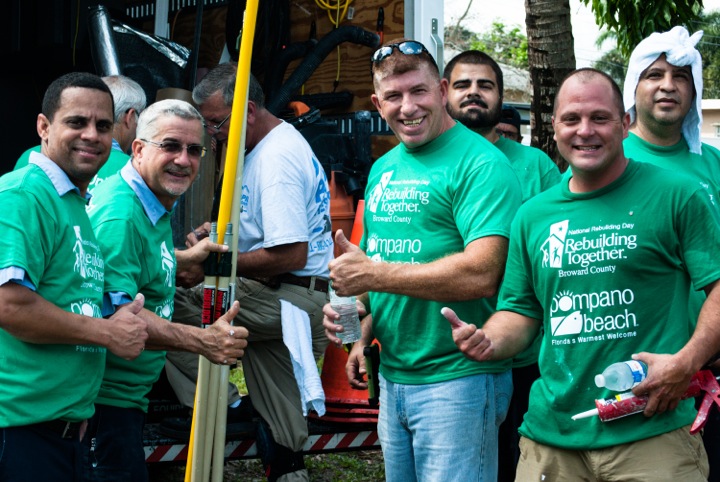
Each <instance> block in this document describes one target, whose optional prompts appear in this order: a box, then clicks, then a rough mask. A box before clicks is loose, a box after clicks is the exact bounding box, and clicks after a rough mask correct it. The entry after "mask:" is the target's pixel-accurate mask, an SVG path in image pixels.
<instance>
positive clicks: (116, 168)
mask: <svg viewBox="0 0 720 482" xmlns="http://www.w3.org/2000/svg"><path fill="white" fill-rule="evenodd" d="M31 152H40V146H35V147H32V148H30V149H28V150H27V151H25V152H23V153H22V154H21V155H20V157H19V158H18V160H17V162H16V163H15V169H14V170H15V171H17V170H18V169H21V168H23V167H25V166H27V165H28V161H29V160H30V153H31ZM129 159H130V156H128V155H127V154H125V153H124V152H122V151H119V150H118V149H110V157H108V160H107V162H105V164H103V166H102V167H101V168H100V170H99V171H98V173H97V174H95V177H93V178H92V181H90V184H88V187H87V192H89V193H91V194H92V192H93V191H94V190H95V188H96V187H97V186H99V185H100V183H102V182H103V181H104V180H105V179H107V178H108V177H110V176H112V175H113V174H116V173H118V172H120V169H122V167H123V166H124V165H125V164H127V162H128V160H129Z"/></svg>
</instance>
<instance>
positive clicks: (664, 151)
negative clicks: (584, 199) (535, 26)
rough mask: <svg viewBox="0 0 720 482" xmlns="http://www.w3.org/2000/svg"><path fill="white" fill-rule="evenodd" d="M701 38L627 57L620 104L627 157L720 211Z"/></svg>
mask: <svg viewBox="0 0 720 482" xmlns="http://www.w3.org/2000/svg"><path fill="white" fill-rule="evenodd" d="M702 35H703V32H702V31H698V32H695V33H694V34H693V35H692V36H691V35H690V34H689V33H688V31H687V30H686V29H685V28H684V27H674V28H673V29H672V30H670V31H669V32H664V33H653V34H652V35H650V36H649V37H648V38H646V39H645V40H643V41H642V42H640V43H639V44H638V45H637V47H635V50H634V51H633V52H632V55H631V56H630V62H629V65H628V71H627V75H626V77H625V92H624V103H625V109H626V110H627V112H628V113H629V114H630V117H631V122H632V124H631V127H630V134H629V135H628V137H627V138H626V139H625V141H624V143H623V147H624V149H625V155H626V156H627V157H629V158H633V159H636V160H638V161H643V162H648V163H651V164H656V165H658V166H660V167H664V168H667V169H671V170H673V172H677V173H681V172H682V173H685V174H687V175H689V176H691V177H693V179H695V180H696V181H698V182H700V184H701V185H702V186H703V187H704V188H705V189H706V190H707V191H708V194H709V196H710V200H711V201H712V203H713V204H714V205H715V206H716V207H720V201H719V200H718V195H719V194H720V151H718V150H717V149H715V148H714V147H712V146H709V145H707V144H703V143H701V142H700V129H701V126H702V109H701V102H702V92H703V80H702V58H701V56H700V52H698V50H697V49H696V48H695V46H696V45H697V43H698V41H699V40H700V38H701V37H702ZM704 300H705V293H704V292H702V291H692V292H691V293H690V298H689V304H690V306H689V315H688V316H689V319H690V322H691V323H692V324H693V326H694V323H695V322H696V321H697V317H698V315H699V313H700V307H701V306H702V303H703V301H704ZM703 441H704V443H705V449H706V451H707V453H708V459H709V461H710V478H709V479H708V480H710V481H720V466H719V464H720V416H718V413H717V412H715V413H714V414H712V415H711V416H710V418H709V419H708V422H707V424H706V426H705V431H704V433H703Z"/></svg>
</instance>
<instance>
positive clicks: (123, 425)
mask: <svg viewBox="0 0 720 482" xmlns="http://www.w3.org/2000/svg"><path fill="white" fill-rule="evenodd" d="M144 425H145V414H144V413H143V412H141V411H140V410H136V409H131V408H118V407H111V406H108V405H95V415H93V417H92V418H91V419H90V420H89V423H88V430H87V434H86V435H85V437H84V438H83V445H84V446H85V449H86V450H85V452H86V453H85V464H84V465H85V474H86V479H87V480H88V481H91V482H128V481H132V482H147V480H148V472H147V467H146V466H145V451H144V450H143V438H142V437H143V426H144Z"/></svg>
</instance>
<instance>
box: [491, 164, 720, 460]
mask: <svg viewBox="0 0 720 482" xmlns="http://www.w3.org/2000/svg"><path fill="white" fill-rule="evenodd" d="M718 254H720V228H719V227H718V223H717V222H716V221H715V213H714V212H713V208H712V206H710V203H709V201H708V197H707V194H706V193H705V190H704V189H703V188H702V187H700V186H698V185H697V184H696V183H695V182H694V181H692V180H690V179H688V178H685V177H682V176H681V177H678V176H676V175H674V174H673V173H670V172H669V171H667V170H665V169H660V168H657V167H655V166H652V165H650V164H646V163H640V162H635V161H630V163H629V165H628V167H627V169H626V170H625V172H624V173H623V175H622V176H621V177H620V178H618V179H617V180H616V181H615V182H613V183H611V184H610V185H608V186H606V187H604V188H602V189H599V190H597V191H594V192H590V193H571V192H570V191H569V189H568V186H567V182H566V181H565V180H563V182H562V183H561V184H560V185H559V186H557V187H554V188H551V189H549V190H548V191H546V192H544V193H542V194H539V195H538V196H536V197H535V198H533V199H531V200H530V201H528V202H527V203H525V205H523V207H522V208H521V209H520V211H519V212H518V216H517V218H516V219H515V221H514V222H513V230H512V234H511V237H510V250H509V254H508V263H507V267H506V270H505V280H504V282H503V285H502V287H501V290H500V296H499V301H498V310H508V311H513V312H516V313H520V314H522V315H525V316H529V317H532V318H536V319H538V320H543V327H544V338H543V343H542V346H541V349H540V358H539V361H538V363H539V366H540V373H541V377H540V379H538V380H537V381H536V382H535V383H534V384H533V386H532V389H531V391H530V406H529V409H528V412H527V414H525V418H524V422H523V424H522V426H521V427H520V433H521V434H522V435H524V436H526V437H528V438H530V439H532V440H535V441H536V442H539V443H542V444H547V445H552V446H558V447H563V448H568V449H583V450H584V449H599V448H603V447H608V446H612V445H619V444H623V443H628V442H633V441H636V440H641V439H645V438H648V437H652V436H655V435H659V434H662V433H666V432H669V431H671V430H674V429H677V428H679V427H682V426H684V425H687V424H690V423H692V421H693V418H694V416H695V410H694V407H693V400H685V401H683V402H680V405H679V407H678V408H677V410H673V411H669V412H665V413H663V414H658V415H655V416H653V417H651V418H646V417H644V416H642V415H637V416H630V417H625V418H623V419H619V420H615V421H611V422H606V423H603V422H601V421H600V419H599V418H597V417H592V418H586V419H581V420H577V421H573V420H572V419H571V417H572V415H574V414H576V413H579V412H582V411H585V410H589V409H591V408H595V403H594V400H595V399H599V398H609V397H611V396H612V395H613V393H611V392H610V391H608V390H607V389H602V388H597V387H596V386H595V383H594V377H595V375H596V374H598V373H600V372H602V370H603V369H604V368H605V367H607V366H608V365H610V364H611V363H614V362H618V361H623V360H628V359H630V357H631V355H632V354H633V353H638V352H641V351H648V352H653V353H676V352H677V351H678V350H679V349H680V348H681V347H683V346H684V345H685V343H687V341H688V340H689V339H690V330H691V328H690V325H689V323H688V314H687V302H688V293H689V292H690V285H691V284H692V285H694V287H695V288H696V289H701V288H702V287H704V286H706V285H708V284H709V283H711V282H713V281H715V280H717V279H718V278H720V262H719V261H718V259H719V258H718Z"/></svg>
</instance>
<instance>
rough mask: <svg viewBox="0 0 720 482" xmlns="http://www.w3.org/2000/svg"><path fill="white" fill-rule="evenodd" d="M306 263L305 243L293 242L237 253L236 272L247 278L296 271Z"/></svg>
mask: <svg viewBox="0 0 720 482" xmlns="http://www.w3.org/2000/svg"><path fill="white" fill-rule="evenodd" d="M306 264H307V243H294V244H289V245H281V246H274V247H272V248H267V249H266V248H260V249H256V250H254V251H249V252H247V253H238V256H237V274H238V275H239V276H246V277H249V278H252V277H256V276H257V277H262V276H276V275H279V274H282V273H288V272H290V271H297V270H299V269H302V268H304V267H305V265H306Z"/></svg>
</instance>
